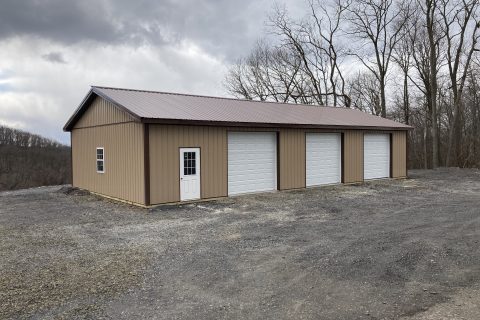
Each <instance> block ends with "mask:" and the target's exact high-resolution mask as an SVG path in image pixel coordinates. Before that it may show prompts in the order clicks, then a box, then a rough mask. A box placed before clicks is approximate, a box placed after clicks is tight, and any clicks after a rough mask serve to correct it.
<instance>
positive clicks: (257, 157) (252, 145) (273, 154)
mask: <svg viewBox="0 0 480 320" xmlns="http://www.w3.org/2000/svg"><path fill="white" fill-rule="evenodd" d="M276 145H277V140H276V133H275V132H229V133H228V194H229V195H232V194H240V193H248V192H260V191H270V190H275V189H276V186H277V182H276V171H277V151H276Z"/></svg>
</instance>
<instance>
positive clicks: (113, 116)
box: [74, 97, 134, 129]
mask: <svg viewBox="0 0 480 320" xmlns="http://www.w3.org/2000/svg"><path fill="white" fill-rule="evenodd" d="M130 121H134V119H133V118H132V117H131V116H130V115H129V114H128V113H126V112H124V111H122V110H120V109H118V108H117V107H116V106H115V105H113V103H111V102H109V101H107V100H105V99H103V98H100V97H96V98H95V100H94V101H93V102H92V104H91V105H90V106H89V107H88V109H87V111H85V113H84V114H83V115H82V117H81V118H80V119H79V120H78V122H77V123H76V124H75V127H74V128H75V129H78V128H86V127H94V126H102V125H106V124H113V123H123V122H130Z"/></svg>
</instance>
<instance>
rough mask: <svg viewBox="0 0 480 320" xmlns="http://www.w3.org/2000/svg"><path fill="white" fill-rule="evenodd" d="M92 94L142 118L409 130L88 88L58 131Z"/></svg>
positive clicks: (309, 108) (347, 113)
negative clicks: (81, 100)
mask: <svg viewBox="0 0 480 320" xmlns="http://www.w3.org/2000/svg"><path fill="white" fill-rule="evenodd" d="M93 94H96V95H98V96H100V97H103V98H104V99H107V100H109V101H111V102H112V103H114V104H115V105H117V106H118V107H119V108H121V109H123V110H124V111H126V112H128V113H130V114H131V115H132V116H133V117H134V118H136V119H137V120H139V121H142V122H164V123H195V124H201V123H204V124H217V125H222V124H228V125H248V124H252V125H253V124H255V125H261V126H276V125H278V126H303V127H328V128H333V127H338V128H345V127H355V128H363V129H393V130H408V129H411V127H410V126H407V125H404V124H402V123H399V122H395V121H392V120H388V119H384V118H381V117H377V116H373V115H370V114H367V113H364V112H361V111H359V110H354V109H347V108H337V107H323V106H314V105H302V104H288V103H276V102H261V101H252V100H240V99H230V98H219V97H208V96H197V95H188V94H178V93H166V92H154V91H141V90H131V89H119V88H107V87H92V90H91V91H90V93H89V94H88V95H87V97H86V98H85V99H84V101H83V102H82V104H81V105H80V107H79V108H78V109H77V110H76V112H75V114H74V115H73V116H72V117H71V118H70V119H69V121H68V122H67V124H66V125H65V127H64V130H67V131H68V130H71V129H72V128H73V126H74V124H75V122H76V121H77V120H78V119H79V117H81V115H82V114H83V112H84V108H86V107H88V104H89V103H88V101H91V97H92V95H93Z"/></svg>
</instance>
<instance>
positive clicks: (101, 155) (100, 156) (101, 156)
mask: <svg viewBox="0 0 480 320" xmlns="http://www.w3.org/2000/svg"><path fill="white" fill-rule="evenodd" d="M97 172H98V173H104V172H105V151H104V150H103V148H97Z"/></svg>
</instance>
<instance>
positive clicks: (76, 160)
mask: <svg viewBox="0 0 480 320" xmlns="http://www.w3.org/2000/svg"><path fill="white" fill-rule="evenodd" d="M97 147H103V148H104V152H105V173H97V169H96V148H97ZM143 149H144V145H143V124H141V123H123V124H114V125H106V126H100V127H92V128H83V129H73V130H72V160H73V185H74V186H75V187H79V188H83V189H87V190H90V191H93V192H97V193H100V194H103V195H106V196H110V197H115V198H119V199H122V200H127V201H131V202H135V203H138V204H144V202H145V194H144V189H145V184H144V159H143V152H144V150H143Z"/></svg>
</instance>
